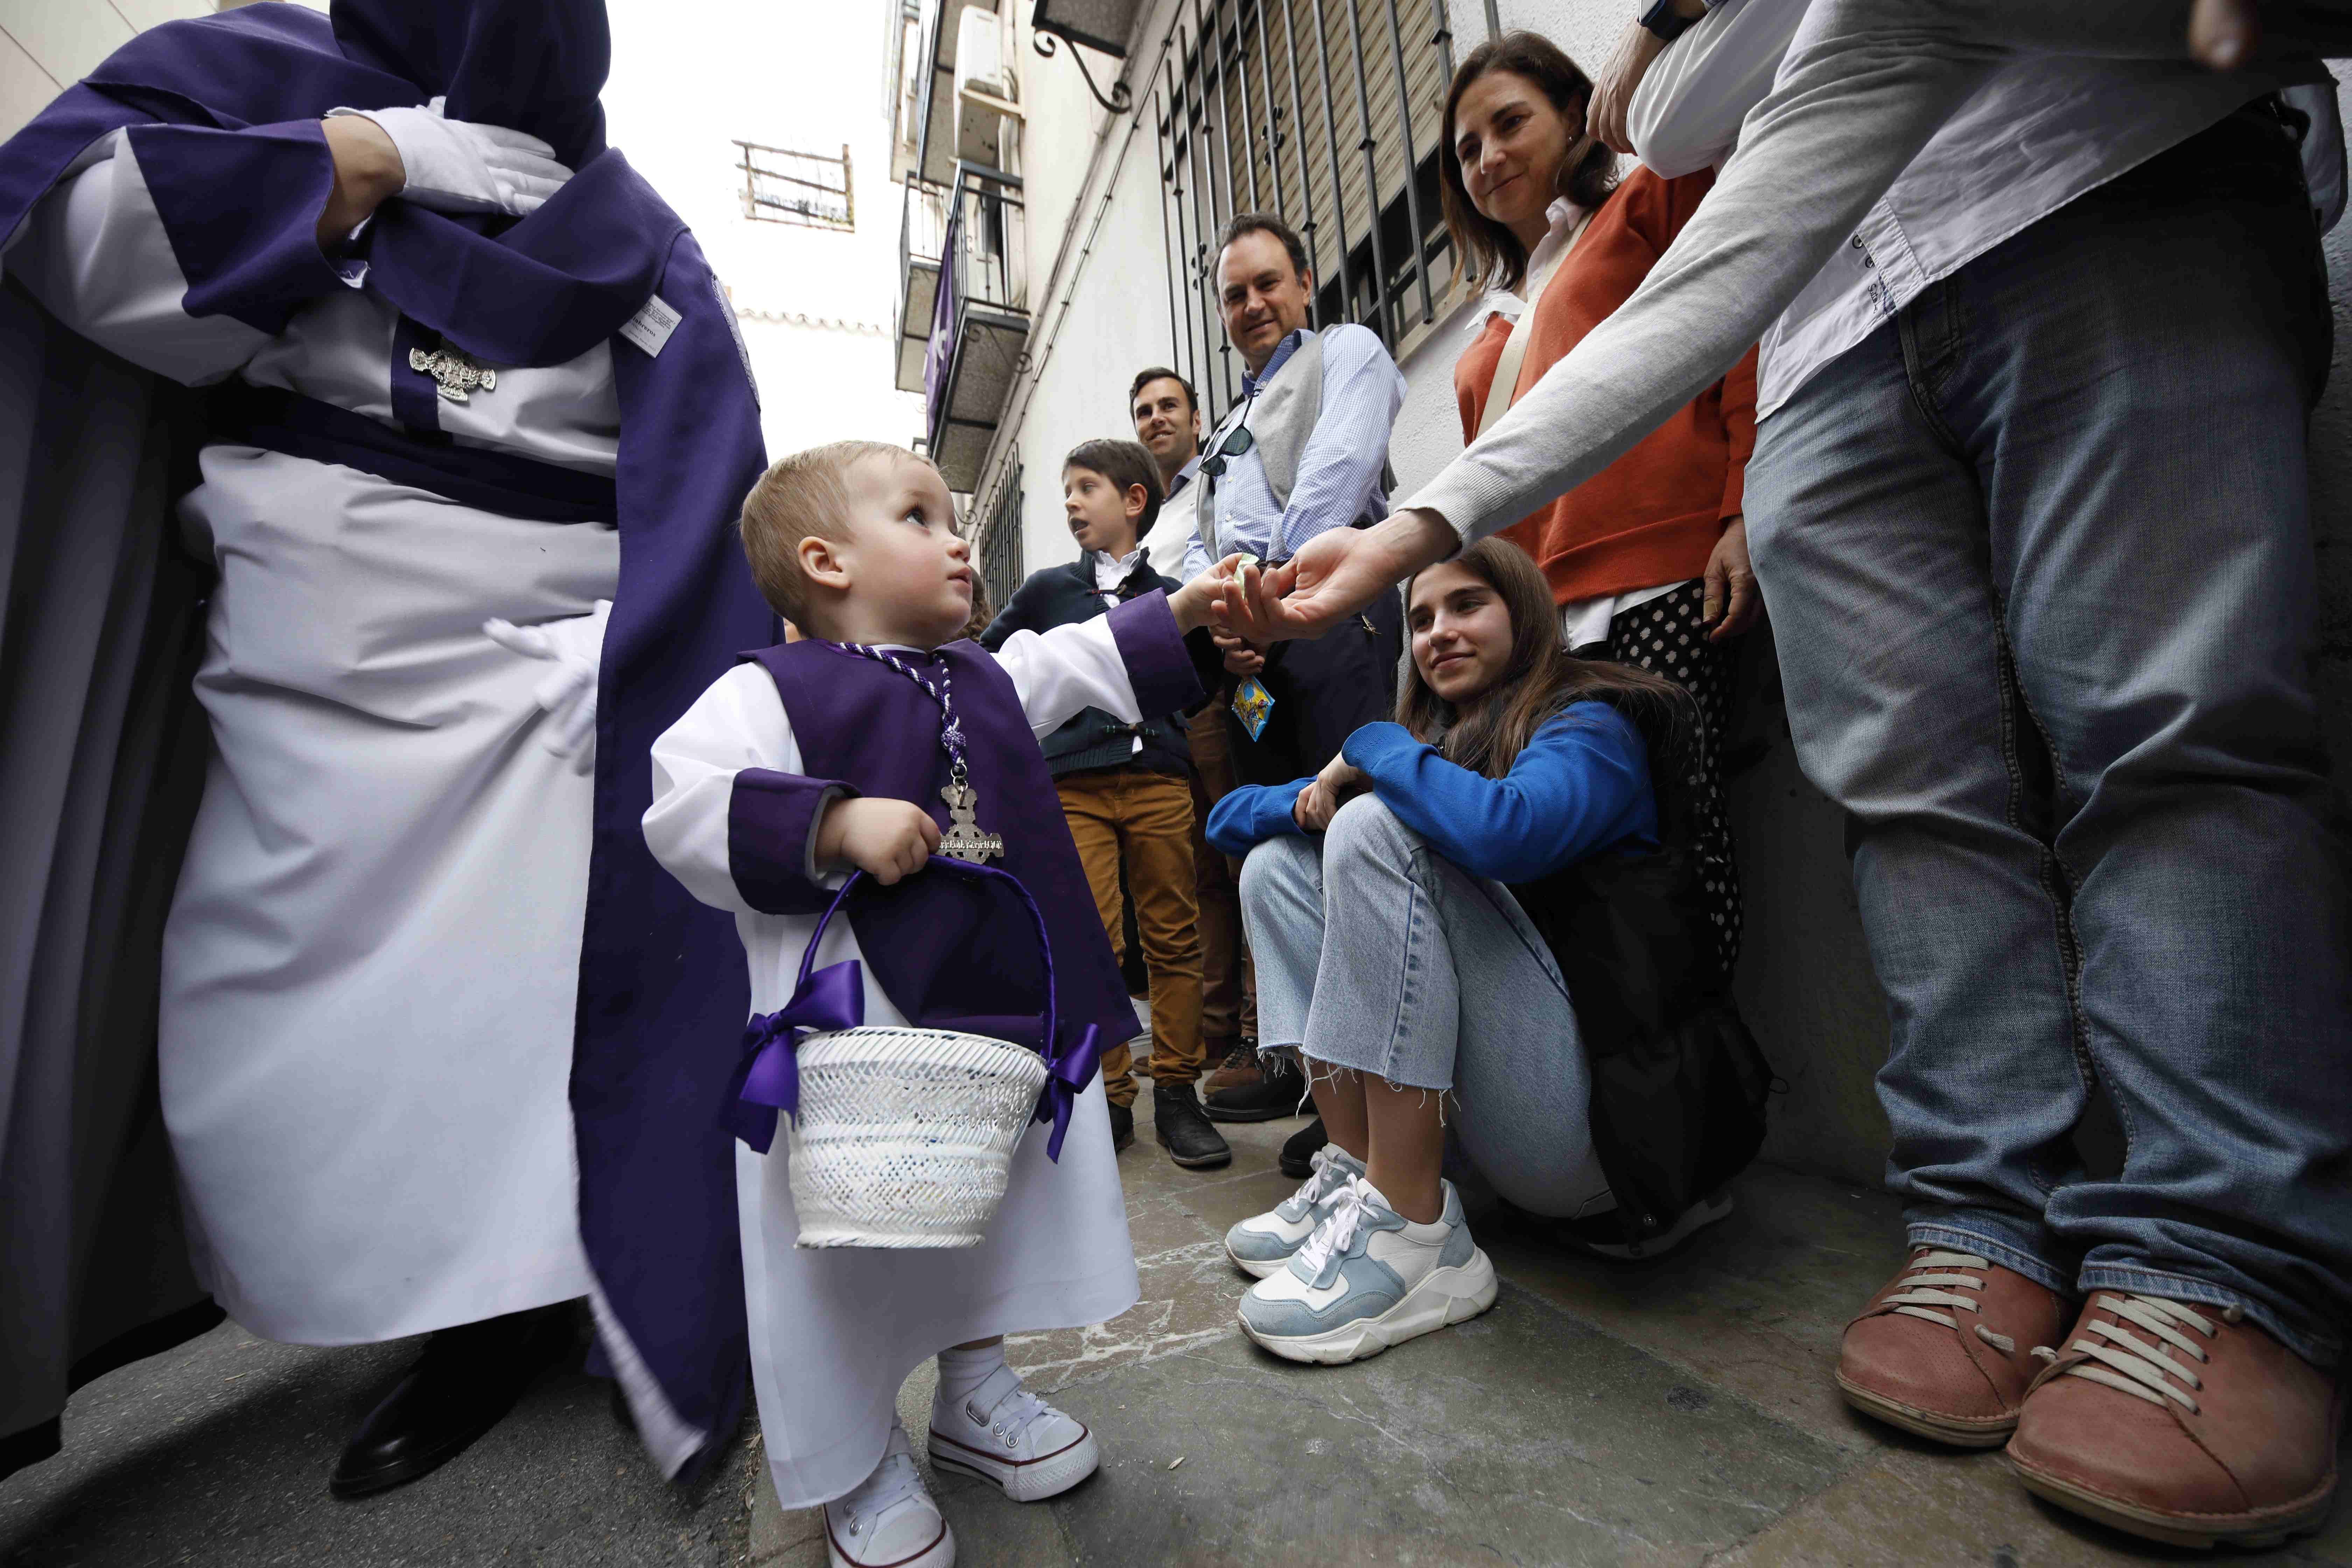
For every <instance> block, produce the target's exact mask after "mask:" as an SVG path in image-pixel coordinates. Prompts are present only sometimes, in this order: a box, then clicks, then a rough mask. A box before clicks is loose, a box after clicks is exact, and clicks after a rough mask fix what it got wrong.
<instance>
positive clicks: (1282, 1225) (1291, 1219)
mask: <svg viewBox="0 0 2352 1568" xmlns="http://www.w3.org/2000/svg"><path fill="white" fill-rule="evenodd" d="M1310 1163H1311V1164H1312V1165H1313V1166H1314V1168H1315V1173H1314V1174H1313V1175H1311V1176H1309V1177H1307V1184H1306V1185H1304V1186H1302V1187H1300V1188H1299V1189H1298V1190H1297V1192H1295V1193H1293V1194H1290V1195H1289V1196H1288V1197H1286V1198H1285V1199H1283V1200H1282V1201H1281V1202H1280V1203H1278V1204H1276V1205H1274V1207H1272V1208H1270V1209H1268V1210H1266V1211H1265V1213H1264V1214H1262V1215H1252V1216H1251V1217H1250V1218H1248V1219H1245V1220H1243V1221H1242V1222H1241V1223H1240V1224H1238V1225H1236V1226H1234V1228H1233V1229H1231V1230H1229V1231H1227V1232H1225V1256H1226V1257H1228V1258H1232V1259H1233V1260H1234V1265H1235V1266H1236V1267H1238V1268H1240V1269H1241V1270H1242V1271H1243V1272H1244V1273H1245V1274H1249V1275H1251V1276H1253V1277H1255V1278H1256V1279H1265V1277H1266V1276H1267V1275H1269V1274H1271V1273H1273V1272H1274V1271H1275V1270H1276V1269H1277V1268H1281V1267H1282V1266H1283V1265H1284V1264H1286V1263H1287V1262H1289V1261H1290V1255H1291V1254H1292V1253H1294V1252H1296V1251H1297V1250H1298V1249H1299V1247H1303V1246H1304V1245H1306V1242H1307V1237H1310V1236H1312V1235H1314V1234H1315V1227H1316V1226H1318V1225H1320V1224H1322V1223H1323V1216H1324V1215H1327V1214H1329V1213H1330V1212H1331V1205H1333V1204H1336V1203H1338V1202H1339V1194H1340V1192H1341V1190H1342V1189H1343V1188H1345V1187H1346V1186H1347V1184H1348V1181H1349V1178H1350V1177H1352V1176H1360V1175H1362V1174H1363V1173H1364V1163H1363V1162H1362V1161H1361V1160H1359V1159H1357V1158H1356V1157H1355V1156H1354V1155H1353V1154H1350V1153H1349V1152H1347V1151H1346V1150H1345V1149H1342V1148H1340V1147H1339V1145H1338V1144H1337V1143H1326V1144H1324V1145H1323V1148H1322V1151H1321V1152H1319V1153H1318V1154H1317V1155H1316V1156H1315V1158H1314V1159H1313V1160H1312V1161H1311V1162H1310Z"/></svg>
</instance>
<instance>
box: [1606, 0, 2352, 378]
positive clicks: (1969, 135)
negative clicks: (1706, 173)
mask: <svg viewBox="0 0 2352 1568" xmlns="http://www.w3.org/2000/svg"><path fill="white" fill-rule="evenodd" d="M1818 14H1819V13H1818V8H1816V7H1814V6H1813V5H1811V0H1724V3H1723V4H1722V5H1718V6H1717V7H1716V8H1715V9H1714V10H1712V11H1710V12H1708V13H1707V15H1706V16H1705V17H1704V18H1702V19H1701V20H1700V21H1698V22H1697V23H1696V24H1695V25H1694V26H1692V27H1691V28H1690V30H1689V31H1688V32H1686V33H1685V34H1684V35H1683V36H1682V37H1680V38H1679V39H1677V40H1675V44H1674V46H1673V47H1671V48H1669V49H1667V50H1666V51H1665V52H1664V54H1662V55H1660V56H1659V57H1658V58H1657V60H1656V62H1655V63H1654V64H1653V65H1652V66H1651V68H1650V70H1649V74H1648V75H1647V76H1645V77H1644V78H1643V80H1642V85H1641V87H1640V89H1638V90H1637V91H1636V92H1635V93H1634V95H1633V102H1632V104H1631V105H1630V106H1629V109H1628V111H1627V116H1626V129H1627V131H1628V132H1629V133H1630V134H1631V135H1632V137H1633V150H1634V152H1635V153H1637V154H1638V155H1639V156H1640V158H1641V160H1642V162H1643V163H1646V164H1648V165H1649V166H1650V167H1651V168H1652V169H1654V170H1655V171H1656V172H1657V173H1658V174H1662V175H1664V176H1665V177H1666V178H1668V179H1672V178H1674V177H1675V176H1676V175H1678V174H1689V173H1691V172H1692V171H1693V170H1696V169H1704V168H1707V167H1710V166H1719V165H1721V164H1722V163H1724V162H1725V161H1726V160H1727V159H1728V158H1729V157H1730V156H1731V154H1732V153H1733V152H1734V151H1735V150H1736V149H1737V148H1738V142H1739V127H1740V122H1741V121H1743V120H1744V119H1745V118H1746V117H1747V114H1748V110H1751V109H1753V108H1755V107H1756V105H1757V104H1758V103H1759V102H1761V101H1762V100H1763V98H1764V95H1765V94H1766V93H1768V92H1769V91H1770V90H1771V89H1772V85H1773V82H1774V80H1775V79H1777V77H1778V76H1779V73H1780V63H1781V61H1782V59H1783V58H1786V56H1787V55H1788V54H1789V52H1790V49H1791V48H1792V47H1800V48H1801V47H1803V44H1804V42H1805V40H1806V37H1807V34H1808V32H1809V22H1810V19H1811V18H1812V17H1814V16H1817V15H1818ZM2271 85H2272V84H2271V83H2270V82H2268V81H2267V80H2263V79H2253V78H2250V77H2249V76H2247V75H2235V76H2221V75H2216V74H2214V73H2212V72H2209V71H2203V70H2200V69H2198V68H2194V67H2190V66H2187V65H2184V64H2181V63H2179V62H2165V61H2157V60H2105V59H2093V58H2085V57H2083V56H2079V55H2075V56H2042V57H2041V58H2021V59H2018V60H2014V61H2011V62H2010V63H2008V64H2005V65H2003V66H2002V67H2000V69H1999V70H1997V71H1996V72H1994V73H1993V75H1992V76H1991V77H1990V79H1988V80H1987V81H1986V82H1985V84H1984V86H1983V87H1982V88H1981V89H1979V91H1978V92H1977V94H1976V95H1975V96H1974V97H1973V98H1971V99H1970V100H1969V101H1968V102H1967V103H1966V104H1965V105H1963V106H1962V107H1961V109H1960V110H1959V111H1958V113H1956V114H1954V115H1953V116H1952V118H1951V119H1950V120H1949V121H1947V122H1946V123H1945V125H1944V128H1943V130H1942V131H1941V132H1938V133H1937V136H1936V137H1935V139H1934V140H1933V141H1931V142H1928V143H1927V146H1926V147H1925V148H1924V149H1922V150H1921V152H1920V153H1919V154H1918V156H1917V157H1916V158H1914V159H1913V160H1912V161H1911V163H1910V166H1909V167H1908V168H1906V170H1905V171H1904V173H1903V176H1902V178H1901V179H1899V180H1897V181H1896V182H1895V185H1894V187H1893V188H1892V189H1890V190H1889V191H1888V192H1887V193H1886V195H1885V197H1884V198H1883V199H1881V200H1880V201H1879V203H1878V204H1877V205H1875V206H1874V207H1873V208H1871V211H1870V216H1868V217H1867V218H1866V219H1864V222H1863V225H1862V226H1861V227H1860V228H1859V229H1857V230H1856V231H1855V232H1854V235H1853V239H1852V240H1851V241H1850V242H1849V243H1848V244H1847V245H1846V246H1845V247H1843V249H1841V250H1840V251H1839V252H1838V253H1837V254H1836V256H1834V257H1833V258H1832V259H1831V261H1830V263H1829V265H1828V266H1826V267H1824V268H1822V270H1821V272H1820V273H1819V274H1818V275H1817V276H1816V277H1815V278H1814V279H1813V280H1812V282H1811V284H1810V285H1808V286H1807V287H1806V289H1805V290H1804V291H1803V292H1802V293H1801V294H1800V295H1798V296H1797V299H1796V301H1795V303H1793V304H1791V305H1790V307H1789V308H1788V310H1785V311H1784V312H1782V314H1781V316H1780V320H1779V321H1776V322H1775V323H1774V324H1773V326H1772V328H1771V330H1770V331H1768V332H1767V333H1766V334H1765V335H1764V339H1763V342H1762V343H1761V344H1760V346H1759V354H1758V363H1757V374H1756V416H1757V417H1758V418H1759V419H1761V418H1763V417H1765V416H1768V415H1769V414H1770V413H1771V412H1772V411H1773V410H1774V409H1776V408H1778V407H1780V405H1782V404H1783V403H1786V402H1787V401H1788V400H1789V397H1790V395H1791V394H1793V393H1794V392H1795V391H1796V390H1797V388H1798V387H1800V386H1802V385H1803V384H1805V382H1806V381H1808V380H1809V379H1811V376H1812V375H1813V374H1814V373H1815V372H1817V371H1819V370H1820V369H1821V368H1822V366H1824V365H1826V364H1828V363H1830V362H1831V361H1832V360H1833V359H1835V358H1837V356H1838V355H1840V354H1842V353H1844V352H1845V351H1846V350H1848V349H1850V348H1852V347H1853V345H1854V344H1856V343H1858V342H1862V340H1863V339H1864V338H1866V337H1868V336H1869V335H1870V334H1871V333H1872V332H1873V331H1875V330H1876V329H1877V328H1878V327H1879V325H1880V324H1881V323H1883V322H1885V321H1887V320H1889V319H1891V318H1892V317H1893V316H1894V315H1895V312H1896V311H1898V310H1901V309H1902V308H1903V307H1904V306H1905V305H1906V304H1907V303H1909V302H1910V300H1913V299H1914V298H1916V296H1917V295H1918V293H1919V291H1920V290H1921V289H1925V288H1927V285H1929V284H1930V283H1933V282H1936V281H1937V280H1938V279H1943V278H1948V277H1949V276H1950V275H1951V274H1952V273H1954V272H1956V271H1958V270H1959V268H1962V267H1964V266H1966V265H1967V264H1968V263H1969V262H1970V261H1973V260H1975V259H1976V258H1978V257H1979V256H1981V255H1983V254H1984V253H1985V252H1986V251H1988V250H1990V249H1991V248H1992V247H1994V246H1996V245H1999V244H2000V242H2001V241H2003V240H2005V239H2007V238H2009V237H2011V236H2012V235H2014V234H2017V233H2018V232H2020V231H2021V230H2022V229H2025V228H2027V227H2029V226H2032V224H2034V223H2036V222H2038V221H2040V220H2041V219H2042V218H2043V217H2046V216H2049V215H2050V214H2052V213H2053V212H2056V211H2057V210H2058V209H2059V208H2060V207H2063V206H2064V205H2066V204H2067V203H2069V202H2071V201H2073V200H2074V198H2076V197H2077V196H2080V195H2084V194H2086V193H2088V192H2090V191H2093V190H2095V189H2097V188H2098V187H2099V186H2101V185H2103V184H2106V183H2107V182H2108V181H2110V180H2112V179H2114V178H2116V176H2117V175H2119V174H2127V173H2129V172H2130V171H2131V170H2133V169H2135V168H2137V167H2138V166H2139V165H2140V164H2142V163H2146V162H2147V160H2149V159H2150V158H2153V157H2155V156H2156V155H2157V154H2158V153H2162V152H2164V151H2165V150H2167V149H2168V148H2170V147H2173V146H2176V145H2178V144H2179V143H2180V142H2185V141H2187V140H2188V139H2189V137H2191V136H2193V135H2195V134H2197V132H2200V131H2202V130H2204V129H2205V128H2206V127H2208V126H2210V125H2212V124H2214V123H2215V122H2216V121H2220V120H2221V119H2222V118H2224V117H2225V116H2227V115H2229V114H2231V113H2232V112H2233V111H2235V110H2238V109H2239V108H2241V107H2242V106H2243V105H2244V104H2245V103H2247V102H2248V101H2249V100H2252V98H2254V97H2256V96H2259V95H2260V94H2261V93H2262V92H2263V91H2267V90H2269V89H2270V88H2271ZM2289 91H2290V93H2291V97H2292V101H2293V102H2294V106H2295V107H2296V108H2298V109H2301V110H2304V111H2305V112H2306V113H2309V114H2311V115H2312V117H2313V119H2312V126H2311V130H2310V132H2309V133H2308V134H2307V135H2306V136H2305V139H2304V146H2303V156H2304V164H2305V176H2306V178H2307V179H2309V180H2310V182H2311V185H2312V194H2313V198H2314V201H2315V203H2316V204H2317V205H2319V206H2320V208H2321V219H2322V226H2323V227H2326V226H2333V225H2334V223H2335V222H2336V218H2337V216H2340V215H2341V213H2342V211H2343V206H2344V176H2343V169H2344V132H2343V127H2342V126H2341V124H2340V123H2339V122H2338V121H2337V117H2336V93H2335V89H2334V84H2333V83H2332V82H2330V83H2327V84H2326V85H2324V86H2322V85H2319V84H2312V85H2311V86H2309V87H2306V88H2297V89H2289Z"/></svg>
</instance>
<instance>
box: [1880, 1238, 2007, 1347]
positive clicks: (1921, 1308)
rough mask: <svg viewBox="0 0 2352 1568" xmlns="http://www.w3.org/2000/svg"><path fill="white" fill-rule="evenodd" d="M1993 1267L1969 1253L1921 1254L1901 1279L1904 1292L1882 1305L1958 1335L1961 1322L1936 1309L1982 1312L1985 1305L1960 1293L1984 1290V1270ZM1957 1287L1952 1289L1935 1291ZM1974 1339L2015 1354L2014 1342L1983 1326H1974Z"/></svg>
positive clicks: (1988, 1262)
mask: <svg viewBox="0 0 2352 1568" xmlns="http://www.w3.org/2000/svg"><path fill="white" fill-rule="evenodd" d="M1991 1267H1992V1261H1991V1259H1990V1258H1979V1257H1978V1256H1977V1255H1976V1254H1974V1253H1972V1252H1948V1251H1941V1250H1938V1251H1934V1252H1923V1253H1921V1254H1920V1255H1919V1256H1918V1257H1917V1258H1914V1259H1913V1260H1912V1263H1911V1268H1910V1272H1908V1273H1906V1274H1905V1275H1904V1276H1903V1279H1902V1280H1901V1281H1900V1283H1901V1284H1902V1285H1903V1287H1904V1289H1902V1290H1901V1291H1899V1292H1897V1293H1896V1294H1895V1295H1892V1296H1889V1297H1888V1298H1886V1300H1885V1301H1884V1302H1882V1303H1881V1305H1883V1306H1885V1307H1890V1308H1893V1309H1894V1310H1895V1311H1897V1312H1900V1313H1901V1314H1903V1315H1904V1316H1905V1317H1906V1318H1921V1319H1924V1320H1926V1321H1928V1322H1930V1323H1941V1324H1942V1325H1943V1326H1944V1327H1946V1328H1948V1329H1951V1330H1954V1331H1958V1328H1959V1326H1960V1321H1959V1320H1958V1318H1955V1317H1954V1316H1952V1314H1951V1313H1950V1312H1948V1311H1939V1310H1937V1309H1938V1308H1945V1307H1949V1308H1956V1309H1958V1310H1961V1311H1965V1312H1982V1311H1983V1310H1984V1305H1983V1303H1982V1302H1980V1301H1979V1300H1977V1299H1976V1298H1975V1297H1974V1296H1963V1295H1961V1294H1959V1293H1958V1292H1959V1290H1975V1291H1982V1290H1983V1289H1984V1288H1985V1280H1984V1274H1983V1270H1985V1269H1988V1268H1991ZM1942 1286H1957V1287H1958V1290H1955V1289H1938V1287H1942ZM1975 1329H1976V1333H1977V1337H1978V1338H1979V1339H1981V1340H1982V1341H1984V1342H1985V1343H1987V1344H1989V1345H1991V1346H1993V1347H1994V1348H1995V1349H1998V1350H2000V1351H2005V1352H2006V1351H2014V1350H2016V1349H2017V1342H2016V1341H2015V1340H2013V1339H2011V1338H2010V1337H2009V1336H2008V1335H2007V1334H1997V1333H1994V1332H1993V1331H1991V1330H1990V1329H1988V1328H1986V1327H1985V1326H1984V1325H1983V1324H1982V1323H1978V1324H1976V1325H1975Z"/></svg>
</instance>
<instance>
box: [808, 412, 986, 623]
mask: <svg viewBox="0 0 2352 1568" xmlns="http://www.w3.org/2000/svg"><path fill="white" fill-rule="evenodd" d="M845 483H846V487H847V489H848V490H849V496H850V501H851V509H852V510H851V516H852V519H853V523H852V528H851V535H850V538H849V539H848V540H846V541H845V542H843V543H842V544H841V545H840V546H839V548H838V554H839V555H840V557H841V559H842V562H843V564H844V565H845V566H846V567H847V568H848V571H849V574H850V588H849V602H850V606H854V607H855V609H856V611H857V612H859V614H858V615H857V616H856V620H857V622H858V623H860V624H861V625H864V626H866V627H867V629H866V632H864V633H863V634H861V635H859V636H855V637H850V638H848V639H847V640H850V641H882V640H887V641H891V642H904V643H908V644H910V645H912V646H914V647H938V646H939V645H940V644H941V643H945V642H950V641H953V640H954V639H955V637H957V636H959V635H960V634H961V632H962V630H963V626H964V623H965V622H966V621H968V620H970V619H971V582H972V579H971V544H969V543H968V542H966V541H965V540H964V538H963V536H962V535H961V533H959V532H957V531H956V515H955V502H954V501H953V500H951V499H950V497H949V495H948V488H947V486H946V484H944V483H943V482H941V480H940V476H939V470H937V469H936V468H932V467H931V466H930V465H929V463H926V462H923V461H921V460H920V459H919V458H914V457H911V456H909V457H906V458H884V457H868V458H861V459H859V461H858V462H857V463H856V465H855V466H854V467H853V468H851V469H850V471H849V473H848V474H847V475H846V476H845ZM845 607H849V606H845Z"/></svg>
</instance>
